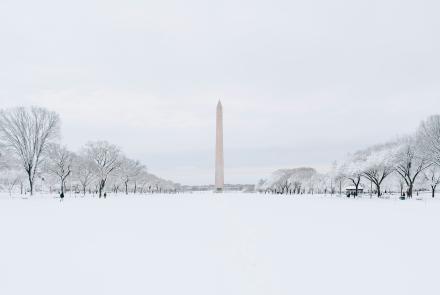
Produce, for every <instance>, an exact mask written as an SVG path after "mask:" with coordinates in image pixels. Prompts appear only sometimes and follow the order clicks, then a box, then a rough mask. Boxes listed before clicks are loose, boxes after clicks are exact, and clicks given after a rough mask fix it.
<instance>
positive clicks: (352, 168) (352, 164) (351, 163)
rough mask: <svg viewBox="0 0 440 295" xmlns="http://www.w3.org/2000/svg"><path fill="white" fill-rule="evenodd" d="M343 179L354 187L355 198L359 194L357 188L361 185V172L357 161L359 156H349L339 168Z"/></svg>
mask: <svg viewBox="0 0 440 295" xmlns="http://www.w3.org/2000/svg"><path fill="white" fill-rule="evenodd" d="M341 171H342V173H343V175H344V177H345V178H346V179H347V180H348V181H350V182H351V183H352V184H353V186H354V187H355V194H354V195H355V196H358V194H359V186H360V184H361V180H362V175H363V171H362V168H361V164H360V161H359V155H358V154H354V155H350V156H349V157H348V158H347V159H346V160H345V162H344V164H343V165H342V167H341Z"/></svg>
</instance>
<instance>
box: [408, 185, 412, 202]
mask: <svg viewBox="0 0 440 295" xmlns="http://www.w3.org/2000/svg"><path fill="white" fill-rule="evenodd" d="M412 195H413V184H412V183H411V184H410V185H409V186H408V191H407V196H408V198H409V199H411V198H412Z"/></svg>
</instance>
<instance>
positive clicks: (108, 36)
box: [0, 0, 440, 184]
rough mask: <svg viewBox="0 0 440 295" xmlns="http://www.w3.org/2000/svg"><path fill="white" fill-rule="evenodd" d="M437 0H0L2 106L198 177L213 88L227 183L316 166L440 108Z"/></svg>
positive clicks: (205, 179) (209, 158) (69, 136)
mask: <svg viewBox="0 0 440 295" xmlns="http://www.w3.org/2000/svg"><path fill="white" fill-rule="evenodd" d="M439 3H440V2H439V1H436V0H432V1H427V0H414V1H405V0H393V1H391V0H380V1H379V0H378V1H371V0H368V1H353V0H351V1H340V0H336V1H327V0H307V1H292V0H291V1H278V0H271V1H256V0H252V1H250V0H249V1H237V0H234V1H228V0H226V1H195V0H185V1H169V0H161V1H145V0H144V1H140V0H139V1H135V0H124V1H111V0H102V1H93V0H75V1H61V0H53V1H48V0H39V1H31V0H28V1H20V0H0V107H1V108H4V107H11V106H16V105H39V106H44V107H47V108H49V109H52V110H55V111H57V112H59V113H60V115H61V117H62V123H63V125H62V134H63V138H62V140H63V142H64V143H65V144H66V145H68V146H69V147H70V148H71V149H73V150H76V149H78V148H79V147H80V146H82V145H83V144H84V143H86V142H87V141H89V140H97V139H104V140H108V141H110V142H112V143H115V144H117V145H119V146H120V147H121V148H122V149H123V150H124V151H125V152H126V154H128V155H129V156H131V157H134V158H138V159H140V160H142V161H143V162H145V163H146V164H147V166H148V167H149V170H150V172H152V173H156V174H158V175H159V176H162V177H166V178H169V179H172V180H175V181H178V182H181V183H185V184H198V183H206V184H207V183H212V182H213V179H214V173H213V165H214V140H215V134H214V133H215V126H214V125H215V107H216V103H217V100H218V99H219V98H221V100H222V102H223V106H224V112H225V113H224V117H225V119H224V120H225V130H224V133H225V166H226V175H225V180H226V182H228V183H245V182H246V183H255V182H256V181H257V180H258V179H259V178H261V177H265V176H267V174H269V172H271V171H272V170H274V169H277V168H287V167H294V166H299V165H310V166H314V167H318V168H325V167H327V166H329V165H330V163H331V162H332V161H333V160H335V159H339V158H341V157H343V156H344V155H345V154H346V153H347V152H350V151H354V150H356V149H358V148H362V147H365V146H367V145H369V144H374V143H379V142H382V141H385V140H388V139H391V138H394V137H395V136H397V135H401V134H405V133H407V132H411V131H413V130H414V129H415V128H416V127H417V125H418V123H419V121H420V120H421V119H423V118H425V117H427V116H428V115H430V114H434V113H439V112H440V17H439V15H440V4H439Z"/></svg>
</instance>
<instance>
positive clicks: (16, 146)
mask: <svg viewBox="0 0 440 295" xmlns="http://www.w3.org/2000/svg"><path fill="white" fill-rule="evenodd" d="M59 129H60V119H59V116H58V114H56V113H55V112H51V111H48V110H46V109H43V108H38V107H31V108H24V107H18V108H14V109H9V110H1V111H0V140H1V141H2V143H3V144H4V145H5V146H6V147H7V148H9V149H11V150H12V151H14V153H15V154H16V156H17V157H18V158H19V159H20V161H21V165H22V166H23V168H24V169H25V171H26V174H27V177H28V180H29V189H30V193H31V195H32V194H33V192H34V180H35V175H36V174H37V171H38V169H39V165H40V164H41V161H42V156H43V154H44V152H45V151H46V149H47V146H48V144H49V143H50V142H51V141H52V140H54V139H55V138H56V137H57V136H58V134H59Z"/></svg>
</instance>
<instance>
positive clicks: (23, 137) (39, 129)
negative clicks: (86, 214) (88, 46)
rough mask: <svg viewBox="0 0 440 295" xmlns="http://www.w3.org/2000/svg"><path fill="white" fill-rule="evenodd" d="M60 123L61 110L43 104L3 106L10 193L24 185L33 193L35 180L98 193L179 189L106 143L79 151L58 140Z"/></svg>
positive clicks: (2, 153)
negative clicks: (6, 107) (9, 107)
mask: <svg viewBox="0 0 440 295" xmlns="http://www.w3.org/2000/svg"><path fill="white" fill-rule="evenodd" d="M60 123H61V120H60V117H59V115H58V114H57V113H55V112H53V111H49V110H47V109H45V108H41V107H29V108H26V107H17V108H12V109H6V110H0V182H1V185H2V187H3V188H6V189H7V190H8V191H9V193H10V194H11V193H12V192H13V191H14V190H16V189H19V191H20V193H21V194H23V193H27V192H29V193H30V194H31V195H33V194H34V192H35V190H36V183H39V184H41V186H43V184H44V185H45V187H48V189H49V191H50V192H52V191H54V190H55V191H58V192H59V193H60V194H64V193H65V191H66V189H69V190H73V191H74V192H76V193H80V192H81V193H82V194H84V195H85V194H86V193H87V192H89V193H96V194H97V195H98V196H99V197H102V196H103V195H105V194H106V192H108V191H112V192H115V193H118V192H120V191H123V192H124V193H125V194H129V192H131V193H134V194H135V193H146V192H151V193H153V192H175V191H177V188H178V184H175V183H173V182H171V181H167V180H164V179H161V178H159V177H157V176H155V175H153V174H150V173H148V171H147V168H146V166H145V165H144V164H142V163H141V162H140V161H138V160H134V159H130V158H128V157H127V156H126V155H124V153H123V152H122V150H121V149H120V148H119V147H117V146H116V145H114V144H111V143H109V142H107V141H91V142H88V143H87V144H86V145H85V146H84V147H82V148H81V149H80V150H79V151H78V152H76V153H74V152H72V151H70V150H68V148H67V147H66V146H63V145H61V144H60V143H59V139H60ZM68 181H69V183H70V186H69V187H68V186H67V182H68ZM41 189H42V188H41V187H40V190H41Z"/></svg>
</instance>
